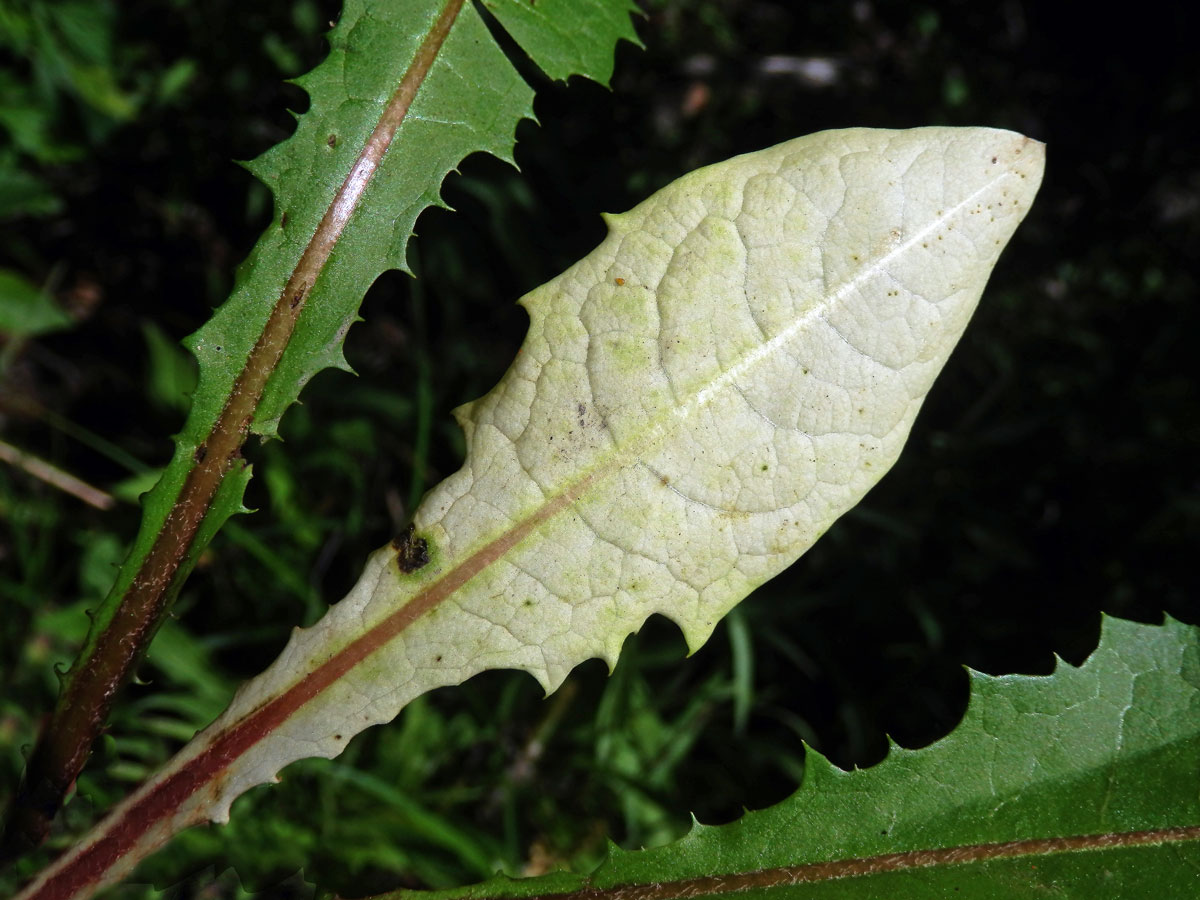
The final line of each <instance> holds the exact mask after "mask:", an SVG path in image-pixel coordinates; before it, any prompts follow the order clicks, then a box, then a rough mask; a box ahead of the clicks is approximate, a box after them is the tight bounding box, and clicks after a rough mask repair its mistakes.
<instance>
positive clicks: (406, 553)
mask: <svg viewBox="0 0 1200 900" xmlns="http://www.w3.org/2000/svg"><path fill="white" fill-rule="evenodd" d="M392 549H394V550H395V551H396V565H397V566H399V568H400V571H401V572H403V573H404V574H405V575H410V574H412V573H413V572H415V571H417V570H418V569H420V568H422V567H423V566H426V565H428V564H429V544H428V543H427V542H426V540H425V538H422V537H417V536H416V535H415V534H413V527H412V525H409V526H408V527H407V528H406V529H404V533H403V534H401V535H398V536H396V537H394V538H392Z"/></svg>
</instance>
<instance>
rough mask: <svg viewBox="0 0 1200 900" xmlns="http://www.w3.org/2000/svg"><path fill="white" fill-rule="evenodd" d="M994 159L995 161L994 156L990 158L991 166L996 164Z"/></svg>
mask: <svg viewBox="0 0 1200 900" xmlns="http://www.w3.org/2000/svg"><path fill="white" fill-rule="evenodd" d="M996 159H997V158H996V157H995V156H993V157H992V165H993V166H994V165H995V164H996Z"/></svg>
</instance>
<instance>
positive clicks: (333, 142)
mask: <svg viewBox="0 0 1200 900" xmlns="http://www.w3.org/2000/svg"><path fill="white" fill-rule="evenodd" d="M325 143H327V144H328V145H329V146H330V147H334V146H336V145H337V135H336V134H331V135H330V136H329V137H328V139H327V140H326V141H325ZM992 162H995V160H992Z"/></svg>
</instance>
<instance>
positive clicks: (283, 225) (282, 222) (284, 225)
mask: <svg viewBox="0 0 1200 900" xmlns="http://www.w3.org/2000/svg"><path fill="white" fill-rule="evenodd" d="M279 227H280V228H287V213H284V214H283V215H282V216H280V217H279Z"/></svg>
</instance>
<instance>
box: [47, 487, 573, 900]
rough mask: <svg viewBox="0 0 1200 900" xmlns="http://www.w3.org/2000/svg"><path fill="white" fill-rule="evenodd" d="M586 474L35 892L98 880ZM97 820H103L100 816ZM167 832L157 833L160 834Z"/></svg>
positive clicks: (50, 893) (125, 813)
mask: <svg viewBox="0 0 1200 900" xmlns="http://www.w3.org/2000/svg"><path fill="white" fill-rule="evenodd" d="M592 480H593V478H592V477H585V478H584V479H582V480H581V481H580V482H578V483H576V485H574V487H573V488H572V489H571V490H569V491H565V492H563V493H561V494H559V495H558V496H556V497H554V498H552V499H551V500H549V501H547V502H546V503H545V504H543V505H542V506H541V507H539V508H538V509H537V511H536V512H534V513H533V514H531V515H530V516H528V517H527V518H526V519H524V520H523V521H521V522H519V523H518V524H517V525H515V526H514V527H513V528H511V529H509V530H508V531H507V532H505V533H504V534H502V535H501V536H500V537H498V538H496V539H495V540H493V541H491V542H490V543H488V544H486V545H485V546H483V547H481V548H480V549H479V550H477V551H475V552H474V553H473V554H471V555H470V556H469V557H467V558H466V559H465V560H464V561H463V562H462V563H460V564H458V565H457V566H455V567H454V568H453V569H451V570H449V571H448V572H446V573H445V574H444V575H442V576H441V577H440V578H439V579H438V580H437V581H435V582H433V583H432V584H430V585H429V586H428V587H426V588H425V589H424V590H422V591H420V592H419V593H418V594H416V595H415V596H414V597H413V598H412V599H411V600H409V601H408V602H407V603H406V604H405V605H404V606H403V607H401V608H400V609H398V610H396V611H395V612H394V613H392V614H391V615H389V616H388V617H387V618H385V619H384V620H383V621H382V622H380V623H379V624H378V625H376V626H375V627H374V628H372V629H371V630H370V631H368V632H366V633H364V634H363V635H362V636H360V637H358V638H356V639H355V640H354V641H352V642H351V643H349V644H347V645H346V646H345V647H344V648H343V649H342V650H340V651H338V652H337V654H335V655H334V656H333V657H331V658H330V659H329V660H328V661H326V662H325V663H323V664H322V665H320V666H319V667H318V668H316V669H314V670H313V671H312V672H310V673H309V674H308V675H305V676H304V677H303V678H302V679H300V680H299V681H298V682H296V684H294V685H293V686H292V687H290V688H288V689H287V690H286V691H285V692H284V693H282V694H280V695H279V696H278V697H276V698H275V699H273V700H271V701H269V702H267V703H266V704H264V705H263V706H261V707H259V708H258V709H256V710H255V711H254V712H252V713H250V714H249V715H247V716H246V717H245V718H244V719H242V720H241V721H239V722H238V723H237V724H236V725H234V726H232V727H231V728H229V729H228V730H226V731H224V732H222V733H221V734H219V735H217V736H216V737H214V738H213V739H212V743H211V744H210V746H209V747H208V748H207V749H205V750H204V751H203V752H201V753H200V754H198V755H197V756H196V757H195V758H194V759H192V760H190V761H188V762H187V763H185V764H184V765H183V766H182V768H180V769H179V770H178V771H176V772H174V773H172V774H171V775H169V776H168V777H167V778H166V779H164V780H163V781H162V782H161V783H160V784H158V785H157V786H156V787H154V788H153V789H152V790H151V791H150V793H148V794H146V795H145V796H144V797H142V798H141V799H140V800H137V801H135V802H133V803H131V804H130V805H129V806H127V807H123V808H119V809H117V810H116V811H114V813H113V815H114V816H117V817H118V818H117V819H116V820H115V821H113V823H112V825H111V826H110V827H109V828H108V829H107V830H106V831H105V833H104V834H103V836H102V837H100V838H99V839H97V840H96V841H95V842H94V843H93V844H92V845H91V846H89V847H87V848H86V849H83V850H81V851H78V852H77V853H76V855H75V857H74V858H73V859H72V860H71V861H70V862H69V863H68V864H67V865H66V866H64V868H63V869H62V870H61V871H59V872H56V873H54V875H52V876H51V877H50V878H48V879H47V880H46V882H45V883H44V884H43V885H41V887H40V889H39V891H38V892H37V894H35V895H34V896H35V897H38V898H66V897H72V896H74V895H75V893H76V892H78V891H80V890H82V889H84V888H86V887H87V886H88V885H90V884H93V883H95V882H97V881H99V880H100V879H101V878H102V877H103V876H104V873H106V872H107V871H109V870H110V869H111V868H112V867H113V866H114V865H115V864H116V863H117V862H118V861H119V860H120V859H121V858H122V857H123V856H125V854H127V853H128V852H129V851H130V850H131V849H132V848H133V847H134V846H135V845H136V844H137V842H138V841H139V840H141V838H142V837H144V836H145V835H146V834H147V833H148V832H150V831H151V830H153V828H154V827H155V826H156V825H158V824H159V823H160V822H162V820H164V819H166V818H167V817H168V816H170V815H172V814H174V812H175V811H176V810H177V809H178V808H179V806H180V805H181V804H182V803H184V802H185V801H186V800H187V799H188V798H189V797H191V796H192V795H193V794H194V793H196V792H197V791H199V790H201V789H202V788H203V787H205V786H206V785H208V784H211V783H212V782H213V781H214V780H215V779H216V778H217V776H219V775H220V774H221V773H222V772H223V771H225V770H226V769H228V768H229V767H230V766H231V765H232V764H233V763H235V762H236V761H237V760H238V759H239V758H241V757H242V756H243V755H244V754H245V753H247V752H248V751H249V750H250V749H251V748H253V747H254V746H255V745H256V744H258V743H259V741H261V740H263V739H264V738H266V737H268V736H269V735H270V734H272V733H273V732H274V731H275V729H277V728H278V727H279V726H280V725H282V724H283V723H284V722H286V721H287V720H288V719H289V718H290V717H291V716H292V715H293V714H294V713H295V712H296V711H297V710H298V709H300V707H302V706H304V705H305V704H306V703H308V702H309V701H310V700H312V699H313V698H315V697H317V696H318V695H320V694H321V693H322V692H323V691H324V690H325V689H326V688H328V687H329V686H330V685H332V684H334V683H335V682H336V681H337V680H338V679H339V678H341V677H342V676H343V675H345V674H346V673H347V672H349V671H350V670H351V669H353V668H354V667H355V666H356V665H358V664H359V663H360V662H362V661H363V660H364V659H366V658H367V657H368V656H370V655H371V654H372V653H374V652H375V651H376V650H379V649H380V648H381V647H383V646H385V645H386V644H387V643H388V642H389V641H391V640H392V639H393V638H395V637H396V636H397V635H398V634H400V633H401V632H402V631H404V629H406V628H407V627H408V626H409V625H411V624H412V623H413V622H415V621H416V620H417V619H418V618H420V617H421V616H422V615H423V614H424V613H426V612H428V611H429V610H431V609H433V608H434V607H435V606H437V605H438V604H439V603H441V602H442V601H443V600H445V599H446V598H447V597H449V596H450V595H451V594H453V593H454V592H455V591H457V590H458V589H459V588H461V587H462V586H463V585H464V584H466V583H467V582H468V581H470V580H471V579H472V578H473V577H475V576H476V575H478V574H479V573H480V572H482V571H483V570H484V569H486V568H487V567H488V566H489V565H491V564H492V563H493V562H495V561H496V560H497V559H499V558H500V557H502V556H504V555H505V554H506V553H508V552H509V551H510V550H511V549H512V548H513V547H515V546H516V545H517V544H519V543H520V542H521V541H523V540H524V539H525V538H526V537H528V536H529V534H530V533H531V532H532V531H534V530H535V529H536V528H537V527H539V526H540V525H542V524H543V523H545V522H546V521H547V520H549V519H550V518H552V517H553V516H554V515H555V514H557V513H559V512H561V511H562V510H563V509H565V508H566V507H568V506H569V505H571V504H572V503H573V502H574V501H575V500H576V499H577V498H578V497H579V496H580V494H581V493H582V492H583V490H584V489H585V488H586V487H587V486H588V485H589V484H590V483H591V481H592ZM101 827H104V825H103V823H102V824H101ZM168 836H169V835H166V836H164V840H165V838H166V837H168Z"/></svg>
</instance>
